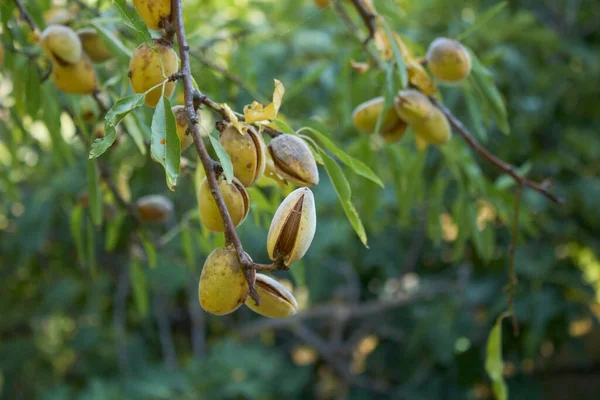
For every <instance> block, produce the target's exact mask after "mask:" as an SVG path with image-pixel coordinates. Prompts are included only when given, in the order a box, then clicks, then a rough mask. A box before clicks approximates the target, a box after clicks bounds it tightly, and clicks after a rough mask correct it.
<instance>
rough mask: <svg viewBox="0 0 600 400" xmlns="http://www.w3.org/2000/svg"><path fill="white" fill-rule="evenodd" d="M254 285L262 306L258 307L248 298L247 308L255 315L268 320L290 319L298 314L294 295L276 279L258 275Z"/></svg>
mask: <svg viewBox="0 0 600 400" xmlns="http://www.w3.org/2000/svg"><path fill="white" fill-rule="evenodd" d="M254 284H255V287H256V291H257V292H258V295H259V296H260V305H259V306H257V305H256V303H255V302H254V300H252V299H251V298H250V297H248V298H246V306H248V308H249V309H251V310H252V311H254V312H255V313H257V314H260V315H262V316H264V317H267V318H289V317H291V316H293V315H294V314H296V313H297V312H298V302H297V301H296V298H295V297H294V295H293V294H292V293H291V292H290V291H289V290H287V288H286V287H285V286H283V285H282V284H281V283H279V282H277V281H276V280H275V279H273V278H271V277H269V276H267V275H263V274H256V281H255V282H254Z"/></svg>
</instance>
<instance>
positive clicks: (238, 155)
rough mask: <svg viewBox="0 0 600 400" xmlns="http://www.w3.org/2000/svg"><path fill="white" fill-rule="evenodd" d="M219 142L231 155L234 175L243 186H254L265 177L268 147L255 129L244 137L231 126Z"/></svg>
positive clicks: (224, 131)
mask: <svg viewBox="0 0 600 400" xmlns="http://www.w3.org/2000/svg"><path fill="white" fill-rule="evenodd" d="M219 142H220V143H221V144H222V145H223V147H224V148H225V150H226V151H227V154H229V157H230V158H231V163H232V164H233V173H234V175H235V177H236V178H238V179H239V180H240V182H242V185H244V186H246V187H249V186H252V185H253V184H254V183H256V181H257V180H259V179H260V178H261V177H262V176H263V174H264V173H265V167H266V165H267V157H266V154H267V147H266V146H265V142H264V140H263V138H262V136H261V135H260V134H258V133H257V132H256V131H255V130H254V129H248V131H247V132H246V134H244V135H242V134H241V133H240V132H238V130H237V129H236V128H235V127H234V126H233V125H229V126H227V127H226V128H225V130H223V132H221V134H220V135H219Z"/></svg>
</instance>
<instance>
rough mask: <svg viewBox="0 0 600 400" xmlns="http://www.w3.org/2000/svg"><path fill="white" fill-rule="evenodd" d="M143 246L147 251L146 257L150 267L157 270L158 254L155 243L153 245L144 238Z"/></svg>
mask: <svg viewBox="0 0 600 400" xmlns="http://www.w3.org/2000/svg"><path fill="white" fill-rule="evenodd" d="M142 245H143V246H144V250H145V251H146V257H148V265H149V266H150V268H156V261H157V254H156V247H155V246H154V243H152V242H151V241H150V240H148V239H146V238H145V237H142Z"/></svg>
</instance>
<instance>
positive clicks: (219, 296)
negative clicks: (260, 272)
mask: <svg viewBox="0 0 600 400" xmlns="http://www.w3.org/2000/svg"><path fill="white" fill-rule="evenodd" d="M248 292H249V288H248V282H247V281H246V278H245V276H244V272H243V270H242V267H241V266H240V262H239V260H238V257H237V253H236V252H235V250H234V249H233V248H229V247H221V248H216V249H214V250H213V251H212V253H210V255H209V256H208V258H207V259H206V262H205V263H204V267H203V268H202V274H201V275H200V282H199V284H198V298H199V300H200V305H201V306H202V308H203V309H204V311H206V312H209V313H211V314H215V315H225V314H229V313H232V312H234V311H235V310H237V309H238V308H240V306H241V305H242V304H244V302H245V301H246V298H247V297H248Z"/></svg>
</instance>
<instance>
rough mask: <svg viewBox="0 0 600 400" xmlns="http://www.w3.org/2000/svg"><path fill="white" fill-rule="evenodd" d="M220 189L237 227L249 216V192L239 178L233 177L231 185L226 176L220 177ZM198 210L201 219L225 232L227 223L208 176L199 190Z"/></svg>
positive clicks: (216, 229) (205, 223)
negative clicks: (224, 222)
mask: <svg viewBox="0 0 600 400" xmlns="http://www.w3.org/2000/svg"><path fill="white" fill-rule="evenodd" d="M219 190H220V191H221V196H223V201H224V202H225V206H226V207H227V211H228V212H229V216H230V217H231V220H232V222H233V225H234V226H235V227H238V226H239V225H240V224H241V223H242V222H244V220H245V219H246V216H248V211H249V210H250V198H249V196H248V192H246V189H245V188H244V185H242V184H241V182H240V181H239V180H237V179H236V178H233V181H232V182H231V185H230V184H228V183H227V181H226V180H225V179H224V177H219ZM198 212H199V215H200V221H202V223H203V224H204V226H206V227H207V228H208V229H210V230H211V231H213V232H224V231H225V225H224V224H223V219H222V218H221V214H220V213H219V208H218V207H217V202H216V201H215V198H214V197H213V195H212V193H211V191H210V187H209V186H208V181H207V179H206V178H204V180H203V181H202V183H201V184H200V189H199V190H198Z"/></svg>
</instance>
